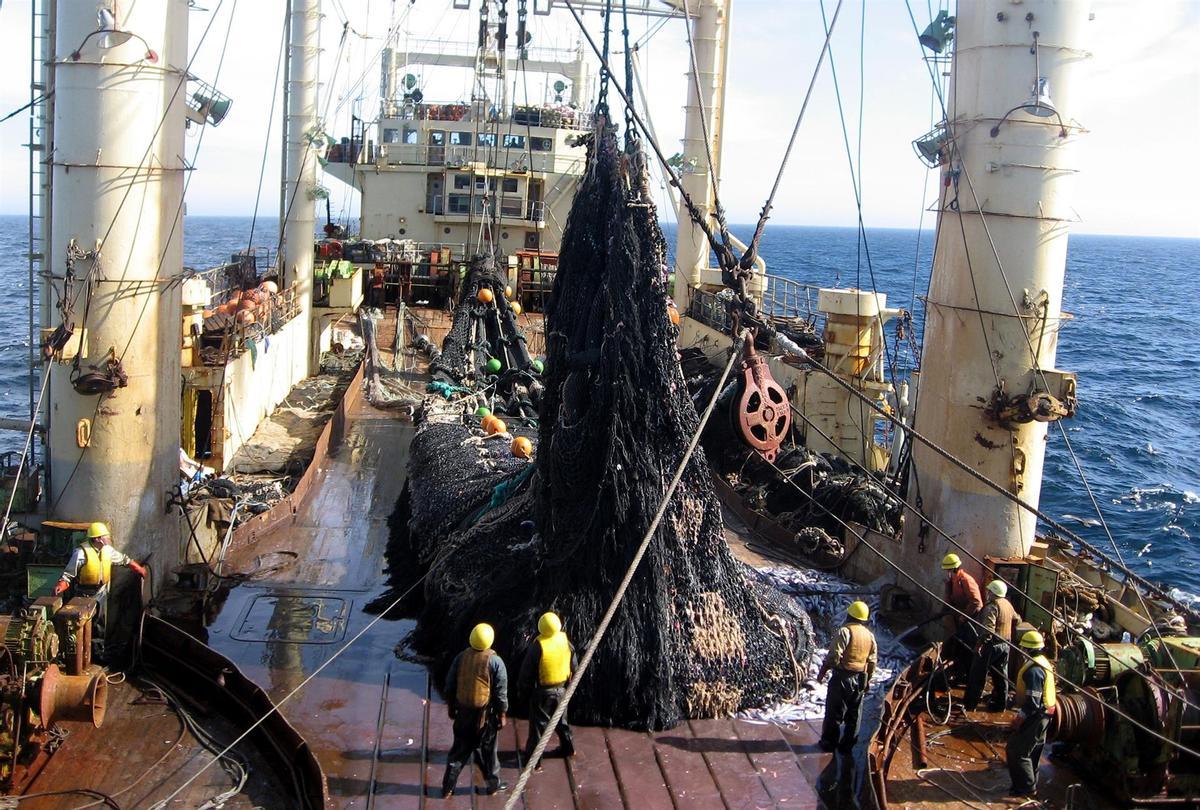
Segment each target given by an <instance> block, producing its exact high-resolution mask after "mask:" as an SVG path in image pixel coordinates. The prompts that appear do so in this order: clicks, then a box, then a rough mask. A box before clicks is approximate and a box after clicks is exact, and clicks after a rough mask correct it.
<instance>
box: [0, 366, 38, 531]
mask: <svg viewBox="0 0 1200 810" xmlns="http://www.w3.org/2000/svg"><path fill="white" fill-rule="evenodd" d="M30 373H31V374H32V373H33V371H32V369H31V370H30ZM49 385H50V374H49V370H47V373H45V374H43V375H42V391H41V393H40V394H38V400H37V405H36V406H35V407H34V409H33V412H34V413H35V414H38V413H41V412H42V400H43V399H44V398H45V396H46V388H47V387H48V386H49ZM36 428H37V420H36V418H35V419H30V420H29V430H28V431H27V432H26V433H25V444H24V445H22V447H21V460H20V462H18V464H17V472H16V475H15V477H14V478H13V484H12V490H11V491H10V492H9V493H8V505H7V506H5V507H4V519H3V520H0V538H4V537H7V536H8V519H9V516H10V515H12V508H13V502H14V501H15V500H16V497H17V490H18V489H20V485H21V471H22V470H24V468H25V459H26V458H28V456H29V448H30V446H31V445H32V444H33V433H34V430H35V429H36Z"/></svg>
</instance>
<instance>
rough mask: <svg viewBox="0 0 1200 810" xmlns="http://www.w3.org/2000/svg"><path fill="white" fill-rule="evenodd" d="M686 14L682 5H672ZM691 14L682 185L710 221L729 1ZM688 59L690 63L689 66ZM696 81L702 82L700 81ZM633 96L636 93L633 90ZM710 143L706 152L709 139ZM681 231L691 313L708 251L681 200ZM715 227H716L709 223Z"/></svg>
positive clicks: (692, 7)
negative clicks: (691, 292) (692, 51)
mask: <svg viewBox="0 0 1200 810" xmlns="http://www.w3.org/2000/svg"><path fill="white" fill-rule="evenodd" d="M669 4H670V5H672V6H674V7H675V8H677V9H680V10H682V9H683V2H682V0H671V2H670V3H669ZM688 11H690V12H691V13H692V14H693V15H694V16H693V18H692V19H690V20H685V21H684V25H691V26H692V42H693V44H694V46H695V51H696V70H695V72H694V73H693V72H692V71H691V70H689V71H688V100H687V106H686V108H685V110H686V116H685V119H684V130H683V165H682V166H681V167H680V184H681V185H682V187H683V190H684V191H685V192H686V193H687V195H688V196H689V197H691V199H692V202H693V203H695V206H696V208H697V209H698V210H699V211H700V213H701V215H703V216H705V217H710V215H711V214H712V213H713V211H714V209H713V206H714V203H715V200H714V195H713V181H712V178H713V177H718V178H719V177H720V174H721V144H722V138H721V134H722V132H723V129H724V111H725V67H726V62H727V56H728V53H729V22H730V20H729V14H730V0H692V2H691V3H689V4H688ZM690 58H691V57H690V55H689V60H690ZM697 79H698V81H697ZM630 92H632V90H630ZM706 134H707V137H708V138H709V139H710V146H711V153H712V162H713V165H711V166H710V165H709V161H708V155H709V150H707V149H705V143H704V142H705V136H706ZM678 211H679V216H678V221H679V230H678V232H677V233H676V234H675V291H674V297H675V305H676V306H677V307H678V308H679V311H680V312H686V311H687V305H688V300H689V292H688V291H689V290H691V289H693V288H695V287H697V286H699V285H700V281H701V278H702V276H703V273H704V271H705V270H707V269H708V267H709V263H708V254H709V245H708V239H707V237H705V235H704V232H703V231H701V230H700V228H699V226H697V225H696V224H695V223H694V222H692V219H691V215H690V214H689V213H688V210H687V206H686V205H685V204H684V203H683V201H682V198H681V199H680V201H679V204H678ZM710 222H713V224H715V221H712V220H711V217H710Z"/></svg>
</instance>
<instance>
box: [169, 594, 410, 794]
mask: <svg viewBox="0 0 1200 810" xmlns="http://www.w3.org/2000/svg"><path fill="white" fill-rule="evenodd" d="M428 576H429V571H426V572H425V573H424V574H422V575H421V576H420V578H418V579H417V580H416V582H414V583H413V584H412V585H410V586H409V587H408V588H407V589H406V590H405V591H404V592H403V593H401V594H400V595H399V596H397V597H396V598H395V599H394V600H392V602H391V604H389V605H388V606H387V607H386V608H384V609H383V610H382V611H380V612H379V613H378V614H377V615H375V616H373V617H372V618H371V620H370V621H369V622H367V623H366V625H364V626H363V628H362V629H361V630H359V631H358V632H357V633H355V634H354V635H353V636H352V637H351V638H350V640H349V641H347V642H346V643H345V644H343V645H342V646H341V647H339V648H338V649H336V650H335V651H334V652H333V653H332V654H331V655H330V656H329V657H328V658H326V659H325V660H324V661H322V662H321V663H320V665H319V666H317V667H316V668H315V669H314V670H313V671H312V672H311V673H310V674H309V675H308V676H307V677H305V679H304V680H303V681H301V682H300V683H299V684H297V685H296V686H295V687H294V688H293V689H292V690H291V691H290V692H288V693H287V694H286V695H284V696H283V697H282V698H280V699H279V700H278V701H274V702H273V703H272V705H271V708H270V709H268V710H267V711H266V712H265V713H264V714H263V715H262V716H261V717H259V718H258V719H257V720H255V721H254V722H253V723H251V724H250V726H249V727H248V728H247V729H246V730H245V731H243V732H242V733H241V734H239V735H238V736H237V738H236V739H234V741H233V742H231V743H229V744H228V745H226V746H225V747H224V748H222V749H221V750H220V751H219V752H218V753H217V754H216V756H214V757H213V758H212V759H210V760H208V762H206V763H204V765H202V766H201V767H200V769H199V770H198V771H196V772H195V773H194V774H192V775H191V776H189V777H188V778H187V779H186V780H185V781H184V782H183V784H181V785H180V786H179V787H177V788H175V790H174V791H172V793H171V794H170V795H169V796H167V797H166V798H165V799H162V800H160V801H159V802H158V803H157V804H156V805H155V807H167V806H168V805H169V804H170V803H171V800H172V799H174V798H175V797H177V796H178V795H179V794H180V793H182V792H183V791H184V790H185V789H186V788H187V786H188V785H190V784H191V783H192V782H194V781H196V780H197V779H198V778H200V775H201V774H203V773H204V772H205V771H207V770H208V769H209V768H210V767H212V766H213V764H214V763H216V762H218V761H220V760H222V759H223V758H224V757H225V756H227V755H228V754H229V752H230V751H232V750H233V749H234V747H235V746H236V745H237V744H238V743H240V742H241V741H242V740H244V739H246V737H248V736H250V734H251V733H252V732H253V731H254V730H255V729H256V728H258V727H259V726H261V725H262V724H263V723H265V722H266V721H267V718H269V717H271V716H272V715H274V714H276V713H278V712H279V710H280V709H282V708H283V705H284V704H285V703H287V702H288V701H289V700H291V699H292V698H293V697H295V696H296V694H298V693H299V692H300V690H302V689H303V688H304V687H305V686H307V685H308V684H309V683H310V682H311V681H312V680H313V679H314V678H316V677H317V676H318V675H320V674H321V673H322V672H323V671H324V670H325V668H326V667H328V666H329V665H330V664H332V663H333V662H334V661H336V660H337V659H338V658H339V657H341V655H342V653H344V652H346V650H348V649H350V647H351V646H352V645H354V644H355V643H356V642H357V641H358V640H359V639H361V638H362V637H363V636H365V635H366V634H367V633H368V632H369V631H370V630H371V628H372V627H374V626H375V625H377V624H379V622H381V621H383V619H384V618H385V617H386V616H387V615H388V614H389V613H391V612H392V611H393V610H395V609H396V608H397V607H398V606H399V605H400V603H401V602H402V601H404V599H405V597H407V596H408V595H409V594H410V593H412V592H413V591H414V590H416V589H417V587H418V586H419V585H420V584H421V583H422V582H424V581H425V579H426V578H427V577H428Z"/></svg>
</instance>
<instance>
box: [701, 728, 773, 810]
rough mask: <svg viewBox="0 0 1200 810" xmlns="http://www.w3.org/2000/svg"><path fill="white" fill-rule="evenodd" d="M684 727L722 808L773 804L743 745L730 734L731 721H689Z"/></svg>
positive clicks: (768, 805)
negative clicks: (691, 739)
mask: <svg viewBox="0 0 1200 810" xmlns="http://www.w3.org/2000/svg"><path fill="white" fill-rule="evenodd" d="M688 726H690V727H691V731H692V735H693V736H694V737H695V738H696V743H695V744H696V747H697V750H699V751H701V752H702V753H703V754H704V761H705V762H707V763H708V769H709V771H711V772H712V775H713V779H714V780H715V781H716V783H717V788H718V789H719V790H720V791H721V798H722V799H723V800H724V802H725V806H726V807H729V808H733V810H740V809H741V808H746V809H747V810H750V808H755V809H757V808H764V807H774V806H775V800H774V799H772V798H771V794H770V793H768V792H767V787H766V785H764V784H763V781H762V779H760V778H759V776H758V773H757V772H756V771H755V769H754V766H753V764H752V763H751V762H750V756H749V754H748V753H747V751H746V747H745V745H744V744H743V743H742V741H741V740H740V739H739V738H738V736H737V734H736V733H734V730H733V721H732V720H691V721H689V722H688Z"/></svg>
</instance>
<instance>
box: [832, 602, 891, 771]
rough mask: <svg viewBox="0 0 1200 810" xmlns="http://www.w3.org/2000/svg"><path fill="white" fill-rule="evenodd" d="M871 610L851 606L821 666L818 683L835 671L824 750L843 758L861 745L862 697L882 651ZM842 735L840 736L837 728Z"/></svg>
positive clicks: (847, 609)
mask: <svg viewBox="0 0 1200 810" xmlns="http://www.w3.org/2000/svg"><path fill="white" fill-rule="evenodd" d="M870 615H871V613H870V610H869V609H868V608H867V604H866V603H865V602H851V603H850V607H848V608H846V616H847V618H848V621H847V622H846V623H845V624H844V625H842V627H841V628H840V629H839V630H838V631H837V635H836V636H835V637H834V639H833V644H832V645H830V647H829V653H828V654H827V655H826V656H825V661H824V663H822V664H821V671H820V672H819V673H818V674H817V680H818V681H822V680H824V679H825V673H826V672H829V671H831V670H832V671H833V677H832V678H830V680H829V692H828V694H827V695H826V696H825V723H824V724H823V725H822V726H821V743H820V745H821V750H822V751H832V750H834V748H837V750H838V751H840V752H842V753H843V754H849V753H850V752H851V751H853V750H854V744H855V743H857V742H858V724H859V720H860V719H861V718H862V702H863V697H864V696H865V695H866V694H867V685H868V684H870V683H871V676H872V675H873V674H875V666H876V664H878V662H879V650H878V648H877V647H876V645H875V634H874V633H872V632H871V631H870V629H868V628H867V624H866V622H867V619H868V618H870ZM839 725H840V726H841V734H840V736H839V734H838V726H839Z"/></svg>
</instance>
